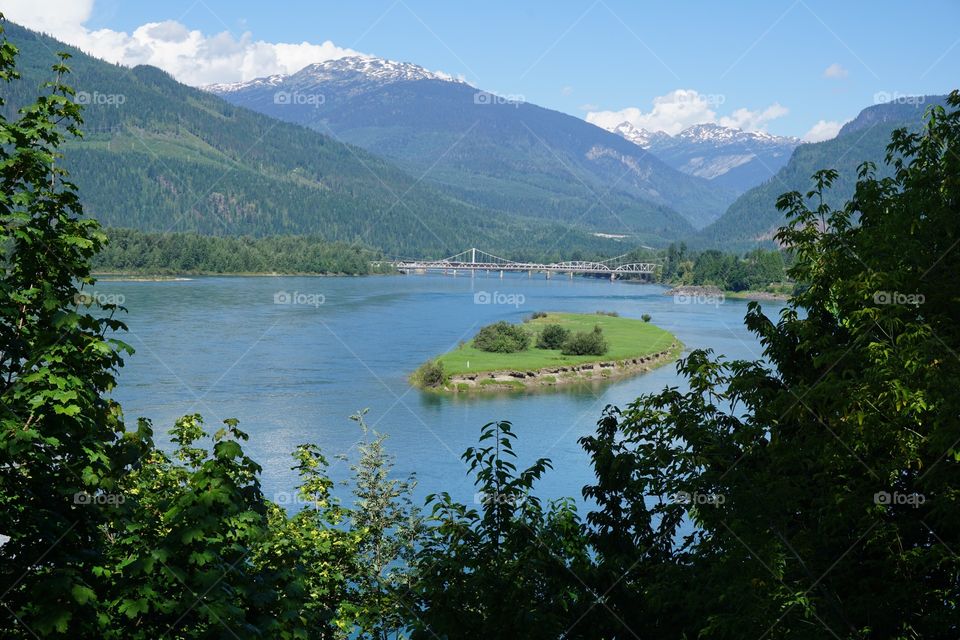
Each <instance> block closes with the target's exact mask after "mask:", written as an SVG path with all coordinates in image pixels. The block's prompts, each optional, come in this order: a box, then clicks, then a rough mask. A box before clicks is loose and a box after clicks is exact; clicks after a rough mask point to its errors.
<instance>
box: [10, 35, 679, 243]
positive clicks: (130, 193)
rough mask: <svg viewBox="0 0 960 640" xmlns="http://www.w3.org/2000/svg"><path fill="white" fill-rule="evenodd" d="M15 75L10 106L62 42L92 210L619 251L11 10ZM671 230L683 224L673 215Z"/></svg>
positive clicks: (269, 230) (209, 227)
mask: <svg viewBox="0 0 960 640" xmlns="http://www.w3.org/2000/svg"><path fill="white" fill-rule="evenodd" d="M4 26H5V33H4V35H5V37H6V38H7V39H8V40H9V41H10V42H12V43H13V44H14V45H15V46H16V47H18V49H19V50H20V54H19V56H18V60H17V63H18V70H19V72H20V73H21V75H22V79H21V80H19V81H16V82H11V83H5V84H4V87H3V91H4V100H5V104H4V106H3V107H0V109H2V110H3V113H4V115H5V116H6V117H8V118H13V117H16V112H17V109H18V108H20V107H22V106H24V105H26V104H30V103H32V102H33V101H34V100H35V99H36V96H37V95H38V92H39V91H45V90H44V89H42V85H43V83H44V82H47V81H49V80H51V79H52V78H53V76H54V74H53V72H52V71H51V66H52V65H53V64H54V63H56V62H57V57H56V54H55V52H57V51H66V52H68V53H69V54H71V56H72V57H71V58H70V60H69V61H68V64H69V66H70V68H71V71H72V72H71V74H70V75H69V76H68V78H67V81H68V82H69V83H70V84H71V85H72V86H73V87H74V89H75V90H76V91H77V93H76V98H75V99H76V100H77V102H79V103H81V104H84V111H83V118H84V123H83V125H82V127H81V128H82V130H83V131H84V137H83V138H82V139H79V140H71V141H69V142H68V143H67V144H66V145H65V146H64V149H63V151H64V163H65V164H66V166H67V168H68V169H69V171H70V173H71V179H72V180H73V181H74V182H75V183H76V184H77V185H78V188H79V192H80V194H81V200H82V202H83V204H84V207H85V210H86V212H87V213H88V214H90V215H93V216H95V217H97V218H98V219H99V220H100V221H101V222H102V223H103V224H104V225H106V226H114V227H129V228H136V229H140V230H147V231H193V232H199V233H204V234H212V235H257V236H263V235H274V234H320V235H322V236H323V237H324V238H326V239H328V240H331V241H344V242H350V243H357V244H362V245H367V246H373V247H376V248H380V249H383V250H386V251H389V252H391V253H395V254H401V255H429V256H445V255H452V254H454V253H458V252H459V251H462V250H463V249H464V248H466V247H469V246H472V245H477V246H481V247H490V248H491V250H493V249H497V250H500V251H504V252H508V253H511V254H514V255H524V252H528V251H531V250H536V251H553V252H554V254H557V255H559V249H560V240H559V239H562V241H563V243H564V244H565V245H568V246H571V247H575V248H581V249H583V250H585V251H599V252H604V253H608V254H609V253H611V252H614V251H616V252H620V253H622V252H623V251H622V246H611V245H617V243H615V242H612V241H611V240H606V239H603V238H599V237H597V236H595V235H592V234H591V233H589V232H587V231H584V230H581V229H574V228H572V226H571V225H569V224H567V225H564V224H560V223H556V222H554V221H544V220H543V219H542V218H539V219H533V218H529V217H523V216H509V215H506V214H502V213H499V212H497V211H492V210H489V209H485V208H482V207H478V206H475V205H472V204H470V203H467V202H464V201H462V200H459V199H457V198H454V197H452V196H450V195H449V194H446V193H443V192H441V191H439V190H437V189H435V188H433V187H431V186H430V185H427V184H424V183H423V181H421V180H420V179H418V178H417V177H415V176H413V175H411V174H410V173H408V172H406V171H404V170H402V169H401V168H398V167H397V166H395V165H394V164H393V163H391V162H389V161H386V160H384V159H382V158H380V157H377V156H375V155H373V154H371V153H369V152H367V151H364V150H363V149H360V148H357V147H354V146H350V145H346V144H343V143H341V142H338V141H337V140H335V139H333V138H332V137H330V136H327V135H323V134H321V133H318V132H316V131H313V130H310V129H306V128H304V127H301V126H298V125H293V124H288V123H285V122H281V121H278V120H275V119H272V118H269V117H267V116H264V115H261V114H259V113H255V112H253V111H250V110H247V109H243V108H239V107H236V106H234V105H231V104H229V103H227V102H225V101H223V100H221V99H219V98H217V97H215V96H213V95H211V94H210V93H209V92H205V91H201V90H199V89H195V88H192V87H188V86H186V85H183V84H180V83H178V82H176V81H175V80H174V79H173V78H172V77H170V76H169V75H168V74H166V73H165V72H163V71H161V70H159V69H157V68H155V67H150V66H137V67H134V68H127V67H122V66H119V65H114V64H109V63H106V62H104V61H102V60H98V59H96V58H93V57H91V56H88V55H86V54H84V53H82V52H81V51H79V50H78V49H76V48H74V47H70V46H68V45H66V44H64V43H62V42H59V41H56V40H54V39H52V38H50V37H48V36H44V35H41V34H39V33H36V32H33V31H30V30H27V29H25V28H22V27H19V26H17V25H15V24H12V23H9V22H7V23H6V24H5V25H4ZM676 218H677V222H676V224H675V226H674V227H670V226H669V225H667V224H664V225H661V226H663V227H664V228H665V229H668V230H669V231H670V233H671V234H673V233H676V232H682V231H683V230H684V229H687V230H690V226H689V225H688V224H686V222H685V221H683V220H682V219H680V218H679V216H676Z"/></svg>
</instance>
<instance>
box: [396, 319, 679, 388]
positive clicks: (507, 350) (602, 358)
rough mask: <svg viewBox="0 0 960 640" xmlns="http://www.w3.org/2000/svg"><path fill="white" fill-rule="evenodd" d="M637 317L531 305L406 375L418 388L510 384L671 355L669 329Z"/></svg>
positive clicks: (620, 370) (555, 379)
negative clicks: (518, 320)
mask: <svg viewBox="0 0 960 640" xmlns="http://www.w3.org/2000/svg"><path fill="white" fill-rule="evenodd" d="M649 320H650V317H649V316H647V315H644V317H643V319H642V320H636V319H632V318H621V317H618V316H617V315H616V314H612V313H602V312H597V313H596V314H583V313H543V312H538V313H535V314H533V316H532V317H530V318H528V319H526V320H525V321H524V322H523V324H510V323H507V322H498V323H495V324H492V325H488V326H486V327H483V328H482V329H481V330H480V331H479V332H478V333H477V335H476V336H474V338H473V339H472V340H470V341H469V342H466V343H463V344H461V345H460V346H459V347H457V348H456V349H454V350H452V351H450V352H448V353H445V354H443V355H442V356H440V357H438V358H436V359H434V360H431V361H429V362H427V363H425V364H423V365H422V366H421V367H420V368H419V369H417V371H415V372H414V373H413V375H411V377H410V380H411V382H412V383H413V384H414V385H416V386H417V387H420V388H421V389H432V390H437V391H446V392H454V393H458V392H468V391H510V390H522V389H526V388H532V387H554V386H558V385H563V384H572V383H578V382H589V381H592V380H606V379H612V378H619V377H623V376H628V375H635V374H639V373H643V372H645V371H649V370H650V369H653V368H654V367H657V366H660V365H663V364H666V363H668V362H671V361H673V360H675V359H676V358H677V356H678V355H679V354H680V351H681V350H682V349H683V345H682V344H681V343H680V341H679V340H677V339H676V337H675V336H673V335H672V334H670V333H669V332H667V331H664V330H663V329H661V328H660V327H657V326H655V325H652V324H650V322H649Z"/></svg>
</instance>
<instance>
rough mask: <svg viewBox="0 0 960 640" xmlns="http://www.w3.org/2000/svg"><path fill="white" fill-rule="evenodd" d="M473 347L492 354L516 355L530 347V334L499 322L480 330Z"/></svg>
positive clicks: (515, 326)
mask: <svg viewBox="0 0 960 640" xmlns="http://www.w3.org/2000/svg"><path fill="white" fill-rule="evenodd" d="M473 346H475V347H476V348H477V349H480V350H481V351H489V352H492V353H516V352H517V351H523V350H524V349H526V348H527V347H529V346H530V332H529V331H527V330H526V329H524V328H523V327H521V326H518V325H515V324H510V323H509V322H505V321H503V320H501V321H500V322H495V323H494V324H488V325H487V326H485V327H483V328H482V329H480V332H479V333H477V337H476V338H474V339H473Z"/></svg>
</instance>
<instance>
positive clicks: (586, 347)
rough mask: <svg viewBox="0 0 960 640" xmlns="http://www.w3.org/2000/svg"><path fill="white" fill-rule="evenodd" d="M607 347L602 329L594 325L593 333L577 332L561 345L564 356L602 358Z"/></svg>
mask: <svg viewBox="0 0 960 640" xmlns="http://www.w3.org/2000/svg"><path fill="white" fill-rule="evenodd" d="M608 348H609V345H607V340H606V339H605V338H604V337H603V329H601V328H600V325H595V326H594V327H593V331H577V332H576V333H574V334H572V335H570V337H568V338H567V340H566V342H564V343H563V355H565V356H602V355H603V354H605V353H606V352H607V349H608Z"/></svg>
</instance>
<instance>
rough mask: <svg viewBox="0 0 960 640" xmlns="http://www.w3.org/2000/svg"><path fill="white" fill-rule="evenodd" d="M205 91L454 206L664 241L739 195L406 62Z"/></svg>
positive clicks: (312, 71)
mask: <svg viewBox="0 0 960 640" xmlns="http://www.w3.org/2000/svg"><path fill="white" fill-rule="evenodd" d="M207 89H208V90H209V91H211V92H213V93H215V94H217V95H220V96H222V97H223V98H225V99H226V100H228V101H230V102H231V103H233V104H236V105H240V106H245V107H249V108H251V109H254V110H257V111H260V112H262V113H265V114H267V115H270V116H273V117H276V118H280V119H283V120H287V121H289V122H296V123H300V124H304V125H307V126H309V127H312V128H314V129H316V130H317V131H321V132H324V133H329V134H330V135H333V136H335V137H336V138H337V139H339V140H343V141H347V142H351V143H354V144H357V145H359V146H361V147H363V148H365V149H367V150H369V151H372V152H374V153H376V154H378V155H381V156H384V157H387V158H390V159H394V160H396V161H398V162H399V163H401V165H402V166H404V167H406V168H408V169H409V170H410V171H411V172H412V173H414V174H415V175H419V176H422V177H423V180H424V182H428V183H430V184H432V185H434V186H437V187H440V188H442V189H443V190H444V191H445V192H446V193H449V194H451V195H453V196H455V197H457V198H458V199H463V200H466V201H468V202H471V203H473V204H475V205H477V206H482V207H488V208H492V209H496V210H499V211H504V212H509V213H511V214H516V215H525V216H537V217H542V218H547V219H551V220H561V221H566V222H577V223H588V224H589V225H590V226H591V227H592V228H594V229H596V230H599V231H607V232H612V233H627V234H639V233H644V232H646V233H649V232H651V231H655V232H656V233H657V234H658V235H660V236H669V235H676V234H678V233H683V229H684V227H686V226H687V224H688V223H689V224H692V225H694V226H697V227H700V226H703V225H705V224H707V223H708V222H710V221H711V220H714V219H715V218H717V217H718V216H719V215H720V214H721V213H722V212H723V211H724V210H725V209H726V207H727V205H728V204H729V203H730V202H732V201H733V199H734V197H735V192H734V191H733V190H732V189H729V188H727V187H725V186H723V185H722V184H719V183H716V182H711V181H709V180H706V179H704V178H700V177H697V176H693V175H688V174H685V173H683V172H681V171H677V170H676V169H674V168H673V167H670V166H669V165H667V164H666V163H664V162H662V161H661V160H659V159H658V158H657V157H656V156H654V155H652V154H650V153H648V152H646V151H644V150H643V149H641V148H640V147H638V146H637V145H635V144H632V143H630V142H628V141H627V140H624V139H623V138H621V137H620V136H618V135H615V134H613V133H610V132H608V131H605V130H603V129H600V128H599V127H596V126H594V125H592V124H589V123H587V122H585V121H583V120H581V119H579V118H575V117H573V116H569V115H566V114H563V113H559V112H556V111H551V110H549V109H544V108H541V107H538V106H536V105H533V104H528V103H525V102H522V101H520V100H514V99H509V98H504V97H501V96H497V95H494V94H492V93H486V92H483V91H481V90H478V89H476V88H474V87H472V86H470V85H468V84H466V83H464V82H461V81H458V80H455V79H452V78H448V77H444V76H440V75H438V74H434V73H431V72H429V71H427V70H425V69H423V68H422V67H418V66H417V65H413V64H409V63H400V62H393V61H389V60H382V59H378V58H364V57H351V58H342V59H339V60H334V61H328V62H323V63H318V64H313V65H310V66H308V67H306V68H304V69H302V70H300V71H298V72H297V73H294V74H292V75H289V76H272V77H269V78H260V79H257V80H253V81H250V82H244V83H238V84H230V85H224V84H220V85H212V86H210V87H207ZM678 214H679V215H678Z"/></svg>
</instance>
